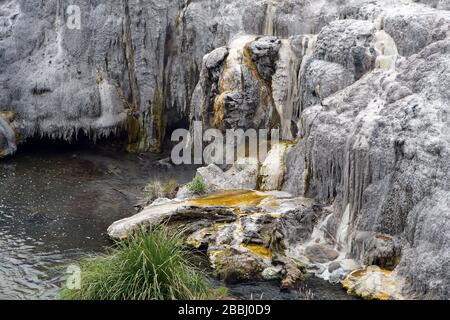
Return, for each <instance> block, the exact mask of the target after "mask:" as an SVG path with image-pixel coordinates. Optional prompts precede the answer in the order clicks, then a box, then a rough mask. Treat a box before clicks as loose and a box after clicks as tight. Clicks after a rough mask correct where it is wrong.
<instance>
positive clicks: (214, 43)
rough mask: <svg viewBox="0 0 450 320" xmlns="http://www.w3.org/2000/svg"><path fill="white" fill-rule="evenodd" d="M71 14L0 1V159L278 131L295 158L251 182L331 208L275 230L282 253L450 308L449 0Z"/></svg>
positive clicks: (94, 4) (100, 4) (209, 3)
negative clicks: (188, 135) (183, 134)
mask: <svg viewBox="0 0 450 320" xmlns="http://www.w3.org/2000/svg"><path fill="white" fill-rule="evenodd" d="M72 2H73V1H66V0H50V1H45V2H39V3H34V2H32V1H25V0H0V157H3V156H7V155H11V154H13V153H14V152H15V151H16V149H17V145H19V144H20V143H23V142H25V141H26V140H27V139H28V138H32V137H33V138H39V137H43V136H47V137H50V138H52V139H56V138H61V139H65V140H72V139H75V138H76V137H77V135H79V134H84V135H86V136H88V137H90V138H91V139H92V140H95V139H96V138H98V137H103V136H108V135H111V134H117V133H119V132H126V133H127V134H128V150H129V151H131V152H135V151H140V150H149V149H151V150H155V151H161V149H162V148H163V144H162V142H163V140H164V138H165V137H166V136H167V135H168V134H170V133H171V130H172V129H173V128H176V127H179V126H186V127H187V126H189V123H191V122H192V121H194V120H200V121H202V123H203V125H204V127H205V128H217V129H219V130H224V129H227V128H242V129H248V128H253V129H259V128H264V129H273V128H279V129H280V131H281V136H282V138H283V139H285V140H289V141H290V145H289V148H288V150H287V153H286V154H281V153H279V154H275V155H273V161H271V160H270V159H271V158H269V160H267V161H268V163H263V164H262V171H260V172H259V173H258V174H259V175H260V178H261V179H262V180H256V181H257V182H258V186H259V187H261V189H264V190H269V189H282V190H284V191H287V192H289V193H291V194H292V195H293V196H305V197H308V198H312V199H315V201H317V203H319V204H320V205H321V206H322V207H326V208H329V209H327V210H326V212H325V213H324V212H321V213H320V214H318V212H317V211H314V210H312V211H308V210H306V211H305V210H301V212H297V213H295V211H294V213H290V214H289V215H286V217H284V218H282V219H281V221H283V219H287V220H289V221H297V223H295V224H292V226H291V227H292V228H285V227H283V225H281V226H277V228H278V229H277V230H278V233H279V235H280V237H281V241H280V243H281V242H282V244H280V245H287V246H288V247H287V248H285V249H286V251H287V256H288V257H289V258H290V259H297V261H300V262H305V264H308V260H315V262H316V263H315V264H314V263H313V264H311V263H309V267H315V268H316V270H315V271H314V272H315V273H316V274H318V275H321V276H323V277H325V278H328V279H330V280H333V279H340V278H341V276H342V275H343V274H348V272H350V271H352V270H351V269H352V268H355V267H356V265H352V267H349V265H350V264H351V263H349V262H348V261H349V259H354V260H357V262H358V263H361V264H363V265H370V264H374V265H377V266H379V267H381V268H384V269H383V270H385V269H387V270H388V271H389V276H398V279H402V281H399V283H401V286H402V294H404V295H406V296H419V297H433V298H436V297H437V298H447V299H448V297H449V294H450V277H449V274H448V269H449V262H450V248H449V242H450V233H449V230H450V225H449V222H448V221H449V212H450V203H449V199H450V176H449V172H450V162H449V160H448V158H449V151H450V129H449V128H450V126H449V113H450V110H449V101H450V96H449V88H450V76H449V74H450V73H449V69H450V57H449V52H450V50H449V49H450V39H449V30H448V28H449V22H450V11H448V10H449V9H450V4H449V1H448V0H418V1H409V0H399V1H389V0H377V1H368V0H367V1H365V0H363V1H356V0H319V1H309V0H278V1H274V0H254V1H242V0H227V1H220V0H192V1H183V0H170V1H167V0H141V1H137V0H115V1H109V2H105V1H101V0H95V1H87V0H79V1H75V2H76V3H72ZM73 4H75V5H77V6H78V7H79V8H80V13H81V23H80V28H76V27H75V28H73V26H71V23H72V22H73V21H72V20H71V19H73V15H74V14H75V13H76V10H75V9H74V8H71V7H69V5H73ZM74 10H75V11H74ZM19 148H20V145H19ZM274 153H275V151H273V154H274ZM280 159H282V162H284V163H283V164H281V162H280ZM210 169H211V168H210ZM220 170H221V169H220ZM264 170H265V171H264ZM277 170H282V171H283V173H284V175H283V177H281V176H280V175H279V173H280V172H278V174H277V172H274V171H277ZM219 173H220V172H219ZM221 174H223V172H222V173H221ZM259 182H263V184H260V183H259ZM252 183H254V181H253V180H252ZM305 212H308V214H306V213H305ZM311 214H312V215H311ZM314 217H315V218H314ZM312 218H314V221H312ZM303 223H307V224H308V225H307V226H304V225H302V224H303ZM297 232H298V233H299V234H297ZM313 239H315V240H317V241H318V243H312V242H311V241H312V240H313ZM315 240H314V241H315ZM312 245H314V246H312ZM336 254H338V255H339V257H337V258H336V259H335V260H336V261H328V262H326V263H325V265H324V263H323V262H321V261H325V260H332V258H333V257H335V256H336ZM311 257H312V259H310V258H311ZM247 258H248V257H247ZM305 259H306V260H305ZM250 260H251V259H250ZM233 261H234V260H233ZM352 261H353V260H352ZM253 262H254V260H252V263H253ZM309 262H311V261H309ZM271 267H276V266H271ZM263 269H264V270H265V269H267V268H263ZM286 269H289V268H286ZM264 270H263V271H264ZM370 270H372V269H370ZM269 271H270V272H269ZM272 271H273V269H270V270H268V271H266V272H265V273H264V274H273V272H272ZM344 271H345V272H344ZM391 271H392V274H391V273H390V272H391ZM360 274H363V275H364V279H366V278H367V277H370V276H371V275H372V274H374V275H379V273H377V272H361V273H360ZM353 276H354V274H353ZM357 280H358V277H353V278H352V279H351V281H350V280H349V281H348V282H347V284H349V290H352V289H350V283H351V284H352V286H351V287H352V288H355V289H354V291H355V292H365V291H364V288H361V286H360V285H357V284H355V281H357ZM403 280H404V281H403ZM394 296H395V297H398V295H397V292H395V295H394V294H393V297H394Z"/></svg>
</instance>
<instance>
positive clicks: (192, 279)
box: [59, 227, 214, 300]
mask: <svg viewBox="0 0 450 320" xmlns="http://www.w3.org/2000/svg"><path fill="white" fill-rule="evenodd" d="M80 266H81V270H82V273H81V289H79V290H71V289H68V288H64V289H62V291H61V293H60V297H59V298H61V299H64V300H179V299H183V300H196V299H206V298H210V297H211V294H213V292H214V291H213V290H211V285H210V283H209V281H208V279H207V278H206V277H205V276H204V275H203V274H202V273H201V272H199V271H198V270H197V269H196V268H195V267H194V266H193V265H192V264H191V263H190V262H189V258H188V256H187V253H186V252H185V249H184V246H183V242H182V235H181V234H180V233H173V232H169V231H168V230H167V228H166V227H158V228H156V229H154V230H153V231H151V232H149V233H146V234H141V235H138V236H135V237H133V238H131V239H129V240H126V241H123V242H120V243H118V247H117V248H116V249H112V251H111V252H110V253H109V254H106V255H102V256H98V257H94V258H88V259H85V260H83V261H81V264H80Z"/></svg>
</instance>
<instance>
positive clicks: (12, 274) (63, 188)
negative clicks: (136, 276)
mask: <svg viewBox="0 0 450 320" xmlns="http://www.w3.org/2000/svg"><path fill="white" fill-rule="evenodd" d="M157 160H158V157H157V156H152V155H143V156H135V155H129V154H126V153H124V152H121V151H119V150H116V149H114V148H111V147H108V148H98V147H96V148H95V151H94V149H93V148H85V147H79V148H78V147H76V146H72V147H68V146H60V147H55V146H45V145H39V146H37V147H33V148H31V149H30V148H25V151H22V152H20V153H19V154H17V155H16V156H15V157H13V158H10V159H3V160H0V299H52V298H54V297H55V295H56V293H57V291H58V288H59V287H60V286H61V283H62V279H63V278H64V276H65V270H66V269H65V268H66V267H67V265H68V264H70V263H73V262H74V261H76V260H77V259H78V258H80V257H81V256H83V255H86V254H89V253H95V252H99V251H102V250H103V249H104V247H105V246H110V245H111V242H110V241H109V239H108V237H107V235H106V234H105V231H106V229H107V227H108V226H109V225H110V224H111V223H112V222H114V221H115V220H118V219H121V218H123V217H126V216H129V215H130V214H131V213H134V212H133V210H134V209H133V205H134V204H135V203H136V202H137V200H138V197H140V196H142V189H143V187H144V186H145V185H146V184H147V183H149V182H150V181H152V180H153V179H159V180H167V179H171V178H175V179H177V180H178V181H179V182H180V183H184V182H187V181H189V180H191V179H192V177H193V175H194V169H193V168H185V167H176V168H171V169H168V168H166V167H164V166H161V165H158V164H157Z"/></svg>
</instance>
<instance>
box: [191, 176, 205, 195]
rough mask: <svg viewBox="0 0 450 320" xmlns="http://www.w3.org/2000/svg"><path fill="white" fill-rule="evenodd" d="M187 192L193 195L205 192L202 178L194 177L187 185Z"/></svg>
mask: <svg viewBox="0 0 450 320" xmlns="http://www.w3.org/2000/svg"><path fill="white" fill-rule="evenodd" d="M188 189H189V191H191V192H193V193H195V194H203V193H205V191H206V185H205V183H204V182H203V180H202V178H200V177H199V176H196V177H195V178H194V180H192V182H191V183H189V184H188Z"/></svg>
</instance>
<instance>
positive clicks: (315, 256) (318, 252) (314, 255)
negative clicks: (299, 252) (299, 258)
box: [305, 244, 339, 263]
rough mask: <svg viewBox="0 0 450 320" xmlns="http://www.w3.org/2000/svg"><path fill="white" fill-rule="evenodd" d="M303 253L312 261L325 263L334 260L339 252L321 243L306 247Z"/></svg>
mask: <svg viewBox="0 0 450 320" xmlns="http://www.w3.org/2000/svg"><path fill="white" fill-rule="evenodd" d="M305 254H306V257H307V258H308V259H309V260H310V261H311V262H312V263H325V262H329V261H333V260H336V258H337V257H339V253H338V252H337V251H336V250H334V249H332V248H330V247H326V246H324V245H321V244H313V245H310V246H308V247H306V249H305Z"/></svg>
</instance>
